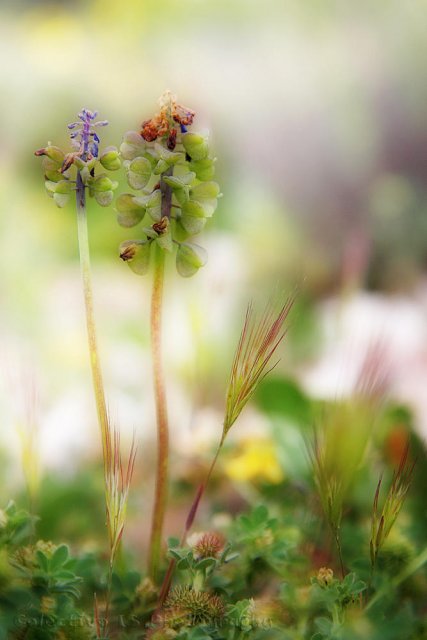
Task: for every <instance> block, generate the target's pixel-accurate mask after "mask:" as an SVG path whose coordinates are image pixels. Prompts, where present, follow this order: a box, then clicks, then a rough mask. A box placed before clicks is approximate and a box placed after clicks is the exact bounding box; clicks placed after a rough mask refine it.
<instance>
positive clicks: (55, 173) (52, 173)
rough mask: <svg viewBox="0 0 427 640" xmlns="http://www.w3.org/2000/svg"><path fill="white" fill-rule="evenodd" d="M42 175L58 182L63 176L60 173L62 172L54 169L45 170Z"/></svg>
mask: <svg viewBox="0 0 427 640" xmlns="http://www.w3.org/2000/svg"><path fill="white" fill-rule="evenodd" d="M44 175H45V177H46V178H47V179H48V180H50V181H51V182H59V181H60V180H63V179H64V176H63V175H62V173H60V172H59V171H58V170H56V169H53V170H48V171H45V172H44Z"/></svg>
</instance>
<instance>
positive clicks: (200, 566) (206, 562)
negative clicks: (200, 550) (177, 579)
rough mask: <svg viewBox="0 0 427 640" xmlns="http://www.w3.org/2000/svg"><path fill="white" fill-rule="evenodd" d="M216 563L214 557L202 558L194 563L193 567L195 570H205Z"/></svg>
mask: <svg viewBox="0 0 427 640" xmlns="http://www.w3.org/2000/svg"><path fill="white" fill-rule="evenodd" d="M216 563H217V561H216V560H215V558H203V559H202V560H199V561H198V562H197V563H196V565H195V569H196V570H197V571H206V570H207V569H209V568H211V567H215V565H216Z"/></svg>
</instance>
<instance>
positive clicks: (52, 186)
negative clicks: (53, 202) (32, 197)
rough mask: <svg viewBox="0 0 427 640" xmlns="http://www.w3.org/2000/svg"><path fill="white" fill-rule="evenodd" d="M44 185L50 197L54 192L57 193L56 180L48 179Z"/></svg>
mask: <svg viewBox="0 0 427 640" xmlns="http://www.w3.org/2000/svg"><path fill="white" fill-rule="evenodd" d="M44 186H45V188H46V191H47V195H48V196H49V198H53V194H54V193H55V189H56V182H55V181H53V180H46V181H45V183H44Z"/></svg>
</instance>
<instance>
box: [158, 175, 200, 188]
mask: <svg viewBox="0 0 427 640" xmlns="http://www.w3.org/2000/svg"><path fill="white" fill-rule="evenodd" d="M195 177H196V174H195V173H194V172H192V171H190V172H189V173H186V174H185V175H183V176H164V178H163V181H164V182H166V184H168V185H169V186H170V187H172V189H173V190H175V189H182V188H183V187H185V186H187V185H189V184H191V183H192V182H194V178H195Z"/></svg>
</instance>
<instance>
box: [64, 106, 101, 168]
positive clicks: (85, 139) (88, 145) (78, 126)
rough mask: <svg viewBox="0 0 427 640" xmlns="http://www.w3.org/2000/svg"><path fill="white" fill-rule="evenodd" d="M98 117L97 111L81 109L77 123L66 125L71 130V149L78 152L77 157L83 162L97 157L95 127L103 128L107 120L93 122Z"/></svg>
mask: <svg viewBox="0 0 427 640" xmlns="http://www.w3.org/2000/svg"><path fill="white" fill-rule="evenodd" d="M97 115H98V112H97V111H90V110H89V109H82V110H81V111H80V113H79V114H78V116H77V117H78V118H79V121H77V122H71V123H70V124H69V125H68V128H69V129H72V133H70V138H71V139H72V141H73V147H74V148H75V149H76V150H77V151H78V153H79V156H80V157H81V158H82V159H83V160H89V159H90V158H91V157H92V158H97V157H98V151H99V150H98V144H99V142H100V140H99V136H98V134H97V133H96V131H95V127H105V126H106V125H107V124H108V121H107V120H98V122H93V121H94V120H95V118H96V116H97Z"/></svg>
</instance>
